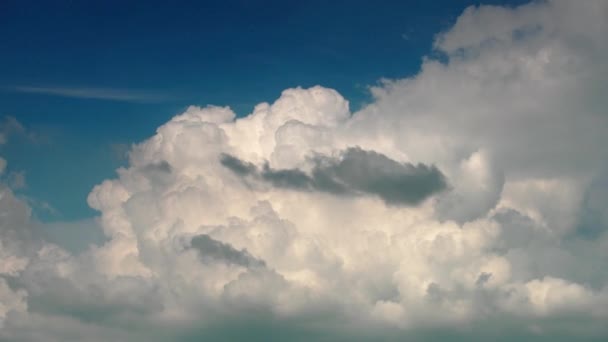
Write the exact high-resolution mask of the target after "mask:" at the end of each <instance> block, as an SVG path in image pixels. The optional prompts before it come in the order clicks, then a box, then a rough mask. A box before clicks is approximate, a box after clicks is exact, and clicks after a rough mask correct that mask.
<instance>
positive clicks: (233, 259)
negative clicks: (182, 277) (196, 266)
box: [190, 234, 266, 267]
mask: <svg viewBox="0 0 608 342" xmlns="http://www.w3.org/2000/svg"><path fill="white" fill-rule="evenodd" d="M190 248H194V249H196V250H197V251H198V253H199V254H200V256H201V258H202V259H203V260H204V261H216V262H224V263H227V264H233V265H239V266H243V267H264V266H266V263H265V262H264V260H260V259H258V258H256V257H254V256H253V255H251V254H250V253H249V252H247V250H238V249H236V248H234V247H232V246H231V245H230V244H228V243H224V242H221V241H218V240H215V239H212V238H211V237H210V236H209V235H207V234H201V235H197V236H195V237H193V238H192V240H191V242H190Z"/></svg>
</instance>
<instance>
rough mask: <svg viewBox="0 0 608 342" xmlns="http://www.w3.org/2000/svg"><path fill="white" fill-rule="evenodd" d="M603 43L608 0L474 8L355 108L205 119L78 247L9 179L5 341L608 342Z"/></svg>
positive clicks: (136, 165) (339, 103)
mask: <svg viewBox="0 0 608 342" xmlns="http://www.w3.org/2000/svg"><path fill="white" fill-rule="evenodd" d="M607 36H608V2H606V1H601V0H597V1H593V0H589V1H577V2H574V1H566V0H554V1H543V2H533V3H530V4H527V5H523V6H520V7H516V8H503V7H494V6H481V7H471V8H468V9H466V10H465V11H464V13H463V14H462V15H461V16H460V17H459V18H458V20H457V22H456V23H455V25H454V26H453V27H452V28H450V29H449V30H448V31H446V32H443V33H441V34H439V35H438V36H437V38H436V41H435V49H436V50H437V51H438V52H439V53H442V54H444V55H445V56H446V57H447V58H446V59H445V61H443V62H442V61H439V60H435V59H431V58H427V59H425V60H424V61H423V64H422V68H421V71H420V72H419V73H418V74H417V75H415V76H414V77H411V78H407V79H401V80H385V81H383V82H382V84H381V85H380V86H377V87H373V88H372V93H373V96H374V100H373V102H372V103H371V104H370V105H368V106H366V107H365V108H363V109H361V110H360V111H358V112H355V113H351V112H350V111H349V106H348V102H347V101H346V100H345V99H344V98H343V97H342V96H341V95H340V94H338V93H337V92H336V91H334V90H331V89H327V88H323V87H319V86H317V87H313V88H310V89H301V88H296V89H287V90H285V91H283V93H282V94H281V96H280V98H279V99H278V100H276V101H275V102H274V103H272V104H269V103H261V104H259V105H257V106H256V107H255V109H254V110H253V112H252V113H251V114H250V115H248V116H246V117H243V118H235V114H234V113H233V112H232V111H231V110H230V109H229V108H226V107H213V106H209V107H204V108H201V107H195V106H192V107H190V108H188V110H187V111H186V112H185V113H183V114H181V115H178V116H176V117H174V118H173V119H172V120H171V121H169V122H167V123H166V124H164V125H162V126H161V127H159V128H158V130H157V132H156V134H155V135H154V136H152V137H151V138H149V139H148V140H145V141H143V142H141V143H140V144H137V145H134V147H133V148H132V149H131V151H130V153H129V166H128V167H127V168H121V169H119V170H118V177H117V178H116V179H111V180H105V181H103V182H102V183H101V184H99V185H98V186H96V187H95V188H94V189H93V190H92V192H91V193H90V195H89V198H88V203H89V205H90V206H91V207H93V208H95V209H96V210H98V211H99V212H100V216H99V219H98V220H99V222H98V223H99V225H100V226H101V227H102V228H103V231H104V233H105V235H106V237H107V239H108V240H107V242H105V243H103V244H99V245H92V246H90V248H89V249H87V250H86V251H85V252H82V253H80V254H71V253H69V252H67V251H65V250H63V249H62V248H60V247H58V246H56V245H54V244H51V243H49V242H45V241H43V240H41V239H37V238H36V236H37V234H35V232H33V231H32V227H33V224H32V222H31V219H30V218H29V217H30V211H29V208H28V207H27V206H26V205H25V204H24V203H23V202H22V201H20V200H18V199H17V198H15V196H14V195H13V194H12V191H11V190H10V189H9V188H8V187H6V186H4V187H2V189H1V190H0V191H1V193H0V242H1V244H0V260H1V263H0V275H1V276H0V321H1V322H2V328H0V340H2V341H200V340H207V339H208V340H261V341H271V340H280V341H284V340H291V341H310V340H332V341H333V340H348V341H351V340H374V341H377V340H398V341H402V340H425V341H428V340H438V341H439V340H441V341H443V340H446V339H447V340H467V341H469V340H495V341H501V340H504V341H510V340H552V341H555V340H564V341H571V340H578V341H584V340H598V341H599V340H603V339H604V340H605V339H606V338H608V326H606V324H605V323H606V321H608V269H607V268H606V267H605V266H606V265H607V263H608V233H607V231H608V201H607V199H608V186H607V184H608V165H607V164H608V163H607V161H608V149H607V148H606V146H608V113H607V112H606V108H608V102H607V101H606V94H605V92H606V89H608V39H606V37H607ZM442 60H443V59H442ZM349 151H350V152H349ZM353 151H354V152H353ZM227 156H230V158H233V159H226V158H227ZM351 159H352V160H351ZM353 160H354V161H353ZM349 165H350V167H349ZM378 175H381V176H382V177H379V176H378ZM412 179H414V180H416V182H413V181H412ZM426 181H429V182H431V183H432V182H435V183H432V184H431V185H432V186H430V187H429V186H427V185H424V184H422V185H420V184H419V183H424V182H426ZM437 182H439V183H437ZM443 182H445V184H444V183H443ZM387 194H388V195H387ZM383 196H384V197H383ZM395 198H396V199H398V200H391V199H395Z"/></svg>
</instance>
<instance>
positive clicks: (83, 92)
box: [4, 86, 167, 102]
mask: <svg viewBox="0 0 608 342" xmlns="http://www.w3.org/2000/svg"><path fill="white" fill-rule="evenodd" d="M4 88H5V89H7V90H10V91H15V92H19V93H30V94H42V95H52V96H61V97H72V98H80V99H96V100H109V101H126V102H158V101H164V100H167V96H166V95H162V94H158V93H152V92H144V91H138V90H132V89H113V88H91V87H78V88H68V87H34V86H12V87H4Z"/></svg>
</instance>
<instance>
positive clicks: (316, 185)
mask: <svg viewBox="0 0 608 342" xmlns="http://www.w3.org/2000/svg"><path fill="white" fill-rule="evenodd" d="M312 161H313V164H314V166H313V168H312V170H311V172H310V175H308V174H307V173H306V172H304V171H302V170H299V169H278V170H277V169H272V168H271V167H269V166H268V164H265V165H264V167H263V168H262V170H261V171H259V170H258V168H257V167H256V166H255V165H253V164H251V163H246V162H243V161H241V160H239V159H238V158H235V157H233V156H231V155H229V154H222V156H221V159H220V162H221V163H222V165H223V166H225V167H226V168H228V169H230V170H231V171H232V172H234V173H236V174H238V175H240V176H243V177H247V176H250V177H253V178H254V179H259V180H262V181H265V182H268V183H270V184H271V185H272V186H274V187H278V188H289V189H294V190H303V191H319V192H328V193H331V194H335V195H344V196H353V195H356V194H358V193H362V194H372V195H377V196H378V197H380V198H381V199H383V200H384V201H385V202H386V203H389V204H403V205H406V204H410V205H413V204H418V203H420V202H422V201H423V200H424V199H426V198H427V197H428V196H430V195H432V194H434V193H436V192H439V191H441V190H443V189H444V188H445V187H446V182H445V180H444V177H443V175H442V174H441V172H440V171H439V170H438V169H437V168H436V167H433V166H430V167H429V166H426V165H424V164H418V165H413V164H411V163H405V164H402V163H398V162H396V161H394V160H392V159H390V158H388V157H386V156H385V155H383V154H380V153H377V152H373V151H365V150H362V149H360V148H357V147H350V148H348V149H346V151H344V152H342V153H340V157H338V158H332V157H325V156H315V157H314V158H312Z"/></svg>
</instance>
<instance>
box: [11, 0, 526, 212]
mask: <svg viewBox="0 0 608 342" xmlns="http://www.w3.org/2000/svg"><path fill="white" fill-rule="evenodd" d="M492 2H494V3H497V4H506V5H516V4H517V3H521V2H523V1H506V2H505V1H490V2H488V1H486V2H484V3H492ZM477 3H478V1H465V0H458V1H453V0H450V1H434V2H429V1H380V2H370V1H329V2H328V1H302V2H287V3H286V2H284V1H262V2H253V1H222V2H198V1H192V2H190V1H179V2H177V3H175V4H173V3H171V4H169V3H167V2H163V1H157V2H152V3H150V2H146V3H145V4H144V3H143V2H130V1H127V2H125V1H103V2H94V1H53V2H50V1H42V2H24V1H11V0H9V1H2V2H1V3H0V43H1V46H2V53H0V116H12V117H15V118H16V119H17V120H18V121H19V122H20V123H22V124H23V126H24V127H26V129H27V130H28V131H30V132H34V133H35V134H36V135H38V136H40V139H38V140H39V141H31V140H28V139H22V138H18V137H16V138H14V139H13V140H12V141H11V143H9V144H7V145H6V146H3V147H1V149H2V153H3V155H4V156H5V157H6V159H7V160H9V170H13V171H24V172H25V176H26V183H27V185H26V187H24V188H22V189H19V190H18V191H19V192H20V193H21V194H23V195H25V196H27V197H30V198H31V199H33V200H34V201H33V203H44V202H46V203H48V204H50V205H51V206H52V207H53V208H54V209H55V211H49V210H45V209H43V208H42V207H41V206H40V205H34V211H35V214H36V215H37V217H38V218H40V219H42V220H45V221H55V220H72V219H79V218H85V217H90V216H92V215H94V214H95V212H94V211H93V210H92V209H90V208H88V206H87V204H86V201H85V200H84V199H85V198H86V196H87V194H88V193H89V191H90V190H91V188H92V187H93V186H94V185H95V184H97V183H99V182H100V181H101V180H103V179H105V178H109V177H111V176H112V175H113V174H114V170H115V169H116V168H117V167H118V166H120V165H123V164H124V163H125V160H124V158H123V153H122V152H124V149H125V146H128V145H129V144H131V143H134V142H138V141H141V140H142V139H145V138H146V137H148V136H150V135H151V134H152V133H154V130H155V129H156V127H158V126H159V125H160V124H162V123H163V122H165V121H167V120H168V119H169V118H171V117H172V116H173V115H175V114H178V113H180V112H181V111H183V110H184V109H185V108H186V107H187V106H188V105H192V104H195V105H207V104H215V105H228V106H230V107H231V108H232V109H233V110H235V112H236V113H237V114H238V115H246V114H248V113H249V112H250V111H251V109H252V108H253V106H254V105H255V104H257V103H259V102H263V101H266V102H269V101H274V100H275V99H276V98H277V97H278V96H279V95H280V93H281V91H282V90H283V89H286V88H289V87H295V86H302V87H309V86H313V85H317V84H320V85H323V86H325V87H330V88H334V89H336V90H338V91H339V92H340V93H341V94H342V95H343V96H345V97H346V98H347V99H348V100H349V101H350V103H351V109H357V108H359V107H360V106H361V104H362V103H365V102H366V101H367V100H368V99H369V94H368V91H367V87H368V86H369V85H373V84H376V82H377V81H378V80H379V79H381V78H383V77H386V78H401V77H405V76H408V75H412V74H414V73H416V72H417V71H418V69H419V66H420V61H421V58H422V57H423V56H424V55H428V54H433V51H432V41H433V37H434V35H435V34H436V33H437V32H439V31H442V30H445V29H446V28H447V27H449V26H450V25H452V24H453V23H454V21H455V19H456V17H457V16H458V15H459V14H460V13H461V12H462V10H463V9H464V8H465V7H467V6H470V5H474V4H477ZM74 160H77V161H78V165H77V166H74V164H73V161H74ZM67 184H69V186H68V185H67Z"/></svg>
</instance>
